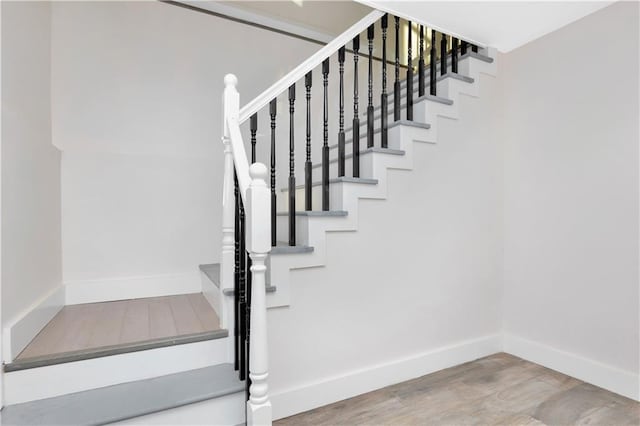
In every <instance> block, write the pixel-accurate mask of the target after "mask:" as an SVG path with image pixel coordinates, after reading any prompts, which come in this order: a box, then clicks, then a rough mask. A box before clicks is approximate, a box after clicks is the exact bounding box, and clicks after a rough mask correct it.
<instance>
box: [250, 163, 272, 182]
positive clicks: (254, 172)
mask: <svg viewBox="0 0 640 426" xmlns="http://www.w3.org/2000/svg"><path fill="white" fill-rule="evenodd" d="M249 176H251V180H252V181H254V180H256V179H259V180H262V181H265V182H266V180H267V176H268V171H267V166H265V165H264V164H262V163H253V164H252V165H251V166H249Z"/></svg>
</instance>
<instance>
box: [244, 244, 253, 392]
mask: <svg viewBox="0 0 640 426" xmlns="http://www.w3.org/2000/svg"><path fill="white" fill-rule="evenodd" d="M245 255H246V257H247V265H246V267H247V269H246V271H245V273H246V276H247V278H246V283H245V293H244V299H245V310H244V315H245V318H244V323H245V336H244V339H245V354H246V362H245V365H244V371H245V379H246V380H245V384H244V391H245V395H247V398H248V397H249V387H250V386H251V377H249V359H250V358H251V355H250V349H251V348H250V345H249V340H250V335H251V285H252V283H251V279H252V277H251V257H250V256H249V252H246V253H245Z"/></svg>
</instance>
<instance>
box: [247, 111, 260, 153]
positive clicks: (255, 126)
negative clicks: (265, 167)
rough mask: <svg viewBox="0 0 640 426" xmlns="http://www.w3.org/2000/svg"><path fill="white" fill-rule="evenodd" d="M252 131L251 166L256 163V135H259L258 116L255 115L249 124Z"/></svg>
mask: <svg viewBox="0 0 640 426" xmlns="http://www.w3.org/2000/svg"><path fill="white" fill-rule="evenodd" d="M249 128H250V129H251V164H253V163H255V162H256V133H258V114H253V115H252V116H251V120H250V122H249Z"/></svg>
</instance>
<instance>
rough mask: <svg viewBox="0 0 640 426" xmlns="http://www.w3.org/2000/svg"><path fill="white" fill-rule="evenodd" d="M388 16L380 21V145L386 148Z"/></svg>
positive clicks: (387, 143)
mask: <svg viewBox="0 0 640 426" xmlns="http://www.w3.org/2000/svg"><path fill="white" fill-rule="evenodd" d="M388 19H389V15H386V14H385V15H384V16H383V17H382V19H381V21H380V27H381V29H382V93H381V94H380V145H381V146H382V147H383V148H386V147H387V146H388V145H389V142H388V135H389V132H388V126H387V122H388V119H389V117H388V115H389V111H388V108H389V104H388V103H387V27H388V25H389V21H388Z"/></svg>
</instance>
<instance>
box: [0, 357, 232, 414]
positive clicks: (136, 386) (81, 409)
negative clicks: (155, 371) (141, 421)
mask: <svg viewBox="0 0 640 426" xmlns="http://www.w3.org/2000/svg"><path fill="white" fill-rule="evenodd" d="M176 362H179V360H176ZM244 388H245V383H244V382H241V381H240V380H238V375H237V373H236V372H235V371H234V370H233V365H231V364H219V365H215V366H211V367H205V368H200V369H197V370H189V371H185V372H182V373H176V374H170V375H167V376H161V377H156V378H153V379H147V380H138V381H135V382H129V383H123V384H119V385H114V386H107V387H104V388H99V389H92V390H88V391H84V392H78V393H73V394H68V395H62V396H58V397H55V398H48V399H42V400H39V401H32V402H26V403H22V404H15V405H9V406H7V407H5V408H4V409H3V410H2V414H1V416H2V424H3V425H44V424H47V425H95V424H105V423H112V422H116V421H121V420H126V419H130V418H133V417H138V416H143V415H147V414H151V413H157V412H159V411H163V410H168V409H172V408H176V407H181V406H184V405H187V404H193V403H197V402H201V401H207V400H211V399H214V398H219V397H223V396H226V395H231V394H235V393H239V392H240V393H242V398H244ZM239 414H240V415H241V416H244V414H243V413H242V412H241V413H239ZM241 420H242V418H241ZM229 421H231V422H232V423H233V422H234V421H237V419H232V420H230V419H215V418H210V419H209V423H210V424H228V422H229Z"/></svg>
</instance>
